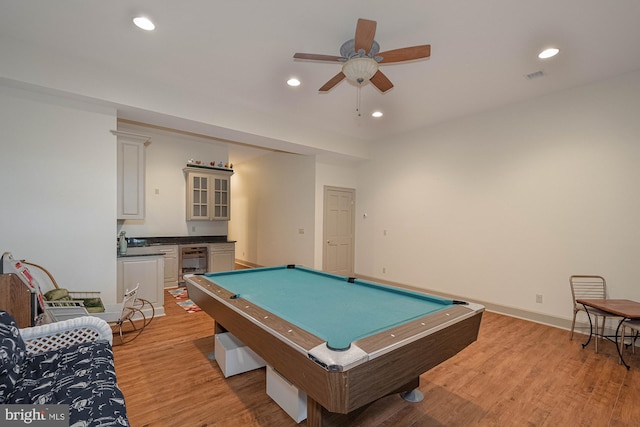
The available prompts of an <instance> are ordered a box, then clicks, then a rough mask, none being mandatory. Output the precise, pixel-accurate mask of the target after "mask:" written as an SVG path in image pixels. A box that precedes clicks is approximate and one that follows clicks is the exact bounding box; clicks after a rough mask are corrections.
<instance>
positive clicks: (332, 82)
mask: <svg viewBox="0 0 640 427" xmlns="http://www.w3.org/2000/svg"><path fill="white" fill-rule="evenodd" d="M345 77H346V76H345V75H344V73H343V72H342V71H340V72H339V73H338V74H336V75H335V76H333V77H332V78H331V80H329V81H328V82H326V83H325V84H324V86H322V87H321V88H320V89H318V90H319V91H320V92H328V91H329V90H331V89H333V87H334V86H335V85H337V84H338V83H340V82H341V81H342V80H344V78H345Z"/></svg>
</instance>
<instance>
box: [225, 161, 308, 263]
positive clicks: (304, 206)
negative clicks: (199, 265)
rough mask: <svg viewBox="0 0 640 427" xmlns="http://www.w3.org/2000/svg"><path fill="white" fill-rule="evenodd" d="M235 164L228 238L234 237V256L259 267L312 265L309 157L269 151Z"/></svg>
mask: <svg viewBox="0 0 640 427" xmlns="http://www.w3.org/2000/svg"><path fill="white" fill-rule="evenodd" d="M234 167H235V168H236V176H234V179H232V181H231V192H232V207H231V221H230V222H229V238H230V239H232V240H237V243H236V258H238V259H239V260H244V261H248V262H251V263H254V264H258V265H264V266H268V265H282V264H299V265H305V266H308V267H312V266H313V263H314V238H315V237H314V234H315V233H314V231H315V222H314V221H315V216H314V213H315V168H316V166H315V160H314V158H313V157H310V156H299V155H293V154H285V153H273V154H268V155H265V156H262V157H258V158H256V159H253V160H250V161H247V162H244V163H241V164H239V165H234ZM299 230H304V234H300V232H299Z"/></svg>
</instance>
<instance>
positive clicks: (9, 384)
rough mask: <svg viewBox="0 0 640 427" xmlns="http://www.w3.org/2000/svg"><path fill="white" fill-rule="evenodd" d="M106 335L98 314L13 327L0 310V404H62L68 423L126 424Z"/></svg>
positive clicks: (108, 331) (107, 330)
mask: <svg viewBox="0 0 640 427" xmlns="http://www.w3.org/2000/svg"><path fill="white" fill-rule="evenodd" d="M111 340H112V332H111V328H110V327H109V325H108V324H107V323H106V322H105V321H104V320H102V319H99V318H97V317H91V316H87V317H80V318H76V319H71V320H65V321H62V322H56V323H51V324H48V325H43V326H36V327H33V328H24V329H18V327H17V326H16V323H15V321H14V319H13V317H11V315H10V314H9V313H7V312H5V311H2V310H0V405H2V404H21V405H25V404H37V405H47V404H67V405H69V425H70V426H74V427H79V426H98V425H99V426H128V425H129V421H128V419H127V415H126V408H125V403H124V396H123V394H122V392H121V391H120V389H119V388H118V384H117V382H116V373H115V368H114V364H113V352H112V351H111Z"/></svg>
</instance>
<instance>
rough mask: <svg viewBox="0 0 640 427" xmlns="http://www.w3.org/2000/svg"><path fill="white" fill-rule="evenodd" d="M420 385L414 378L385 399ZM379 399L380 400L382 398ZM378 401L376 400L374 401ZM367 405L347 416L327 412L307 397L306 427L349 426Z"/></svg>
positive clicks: (418, 379)
mask: <svg viewBox="0 0 640 427" xmlns="http://www.w3.org/2000/svg"><path fill="white" fill-rule="evenodd" d="M419 385H420V377H416V378H414V379H413V380H411V381H409V382H408V383H406V384H405V385H403V386H402V387H399V388H397V389H396V390H393V391H392V392H389V393H388V394H386V395H385V396H382V397H386V396H389V395H392V394H396V393H404V392H409V391H411V390H415V389H417V388H418V386H419ZM382 397H381V398H382ZM376 400H378V399H376ZM374 402H375V400H374V401H373V402H371V403H368V404H366V405H364V406H362V407H360V408H358V409H355V410H353V411H351V412H349V413H348V414H338V413H335V412H329V411H327V410H326V409H325V408H324V407H323V406H322V405H320V404H319V403H318V402H316V401H315V400H313V399H312V398H311V397H309V396H307V426H308V427H343V426H345V425H349V424H351V423H352V422H353V421H354V420H355V419H356V418H357V417H358V416H360V414H362V413H363V412H364V411H365V410H366V409H367V408H368V407H369V405H371V404H372V403H374Z"/></svg>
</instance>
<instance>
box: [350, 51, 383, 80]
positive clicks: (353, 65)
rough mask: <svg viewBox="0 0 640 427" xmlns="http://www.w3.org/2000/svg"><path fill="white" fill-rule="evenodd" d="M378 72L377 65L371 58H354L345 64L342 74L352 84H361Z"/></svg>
mask: <svg viewBox="0 0 640 427" xmlns="http://www.w3.org/2000/svg"><path fill="white" fill-rule="evenodd" d="M377 72H378V63H377V62H376V61H375V60H374V59H371V58H366V57H365V58H354V59H350V60H349V61H347V62H345V63H344V65H343V66H342V73H343V74H344V75H345V77H346V78H347V79H349V80H351V81H352V82H355V83H358V84H362V83H363V82H367V81H368V80H369V79H371V77H373V75H374V74H375V73H377Z"/></svg>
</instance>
